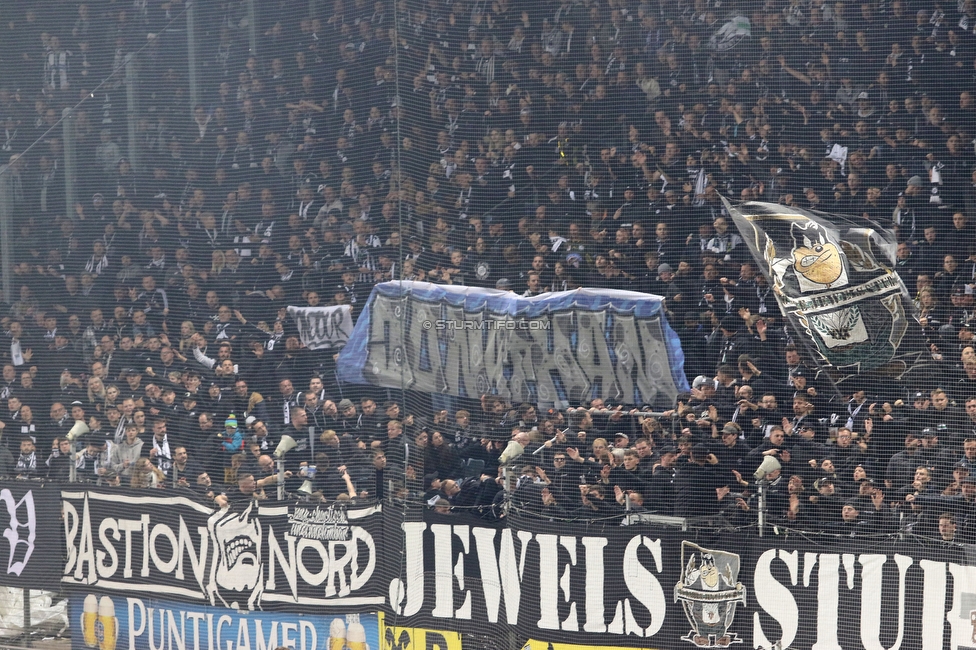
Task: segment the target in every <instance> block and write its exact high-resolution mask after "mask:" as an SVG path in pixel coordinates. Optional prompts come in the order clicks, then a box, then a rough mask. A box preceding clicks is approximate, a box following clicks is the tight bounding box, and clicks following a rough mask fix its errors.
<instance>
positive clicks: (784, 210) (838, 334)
mask: <svg viewBox="0 0 976 650" xmlns="http://www.w3.org/2000/svg"><path fill="white" fill-rule="evenodd" d="M726 207H727V208H728V210H729V213H730V214H731V215H732V219H733V220H734V221H735V225H736V226H737V227H738V229H739V232H740V233H741V234H742V238H743V239H744V240H745V241H746V243H747V244H748V246H749V250H750V251H751V252H752V255H753V257H754V258H755V260H756V262H757V263H758V265H759V267H760V269H761V270H762V272H763V274H764V275H765V276H766V279H767V280H768V281H769V284H770V286H771V287H772V288H773V292H774V293H775V294H776V300H777V302H778V303H779V306H780V310H781V311H782V312H783V315H784V316H785V317H786V318H787V319H789V321H790V323H791V324H792V325H793V327H794V328H795V329H796V331H797V332H799V333H800V334H801V338H803V339H804V341H805V343H806V344H807V345H808V347H809V348H810V350H811V351H812V352H813V354H814V357H815V358H816V359H818V361H819V362H820V364H821V365H822V366H823V367H825V368H834V369H836V370H837V371H840V373H837V372H835V373H832V374H833V375H834V376H835V378H837V375H838V374H845V373H847V374H849V373H861V372H867V371H871V370H877V369H881V368H882V367H885V370H886V371H887V372H886V374H895V375H899V376H900V375H901V374H903V373H904V372H905V371H906V370H908V369H910V368H911V366H913V365H914V363H915V361H916V360H917V359H918V358H919V353H918V350H917V346H915V345H913V344H911V343H910V342H912V341H917V340H918V338H917V337H916V336H915V335H914V332H915V330H916V328H917V325H916V321H915V316H914V313H913V308H912V304H911V301H910V299H909V297H908V291H907V290H906V289H905V285H904V283H903V282H902V280H901V278H900V277H899V276H898V274H897V273H896V272H895V271H894V270H893V267H894V253H895V248H896V245H897V244H896V242H895V238H894V235H893V234H892V233H891V232H890V231H888V230H886V229H884V228H882V227H881V226H879V225H878V224H876V223H874V222H871V221H868V220H866V219H859V220H857V221H854V220H852V219H850V218H847V217H842V216H839V215H832V214H826V213H822V212H812V211H809V210H801V209H797V208H791V207H787V206H785V205H777V204H775V203H760V202H746V203H742V204H740V205H738V206H733V205H732V204H730V203H728V202H727V201H726Z"/></svg>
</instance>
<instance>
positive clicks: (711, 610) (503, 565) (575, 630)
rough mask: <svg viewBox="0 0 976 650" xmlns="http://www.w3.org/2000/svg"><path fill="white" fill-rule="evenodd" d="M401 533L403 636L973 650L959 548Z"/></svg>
mask: <svg viewBox="0 0 976 650" xmlns="http://www.w3.org/2000/svg"><path fill="white" fill-rule="evenodd" d="M402 528H403V531H404V538H405V543H406V547H407V548H408V549H418V551H422V552H416V553H415V552H410V553H407V554H406V558H405V565H404V567H403V570H402V571H401V572H400V575H399V577H397V578H394V580H393V582H392V584H391V586H390V596H391V601H390V608H391V609H392V611H393V615H395V616H396V617H397V624H398V625H399V626H402V627H418V628H424V629H433V630H453V631H456V632H459V633H461V634H462V635H465V634H467V633H473V634H483V633H484V631H485V630H486V629H489V630H495V633H496V634H504V631H505V629H506V627H507V628H508V629H511V628H512V627H514V628H515V630H516V632H517V636H518V638H519V639H521V640H522V643H530V646H531V647H540V644H548V643H552V644H553V648H556V647H560V646H559V645H558V644H568V645H569V646H570V647H573V648H578V647H583V646H594V647H628V648H668V649H669V650H676V649H678V648H683V647H687V648H693V647H699V648H723V647H730V646H733V647H743V648H766V649H767V650H772V649H774V648H775V649H785V648H791V649H793V650H800V649H810V648H813V647H816V648H844V650H856V649H862V650H877V649H879V648H885V649H890V648H894V647H901V648H913V649H917V650H942V649H943V648H970V647H972V646H973V634H974V626H976V566H973V565H974V562H973V561H972V560H973V558H972V557H971V555H970V554H969V552H968V547H962V546H959V545H946V544H937V543H934V542H933V543H931V544H925V543H921V542H919V541H918V540H912V541H902V542H900V541H897V540H894V539H877V538H875V539H871V538H868V539H863V540H861V539H858V538H854V537H849V536H843V537H841V536H835V535H823V536H816V535H814V536H805V535H798V534H794V535H789V536H786V535H771V536H768V537H765V538H759V537H757V536H755V535H754V533H753V532H752V531H737V532H725V533H711V534H709V535H707V536H706V535H704V534H700V535H699V536H697V537H695V536H693V534H691V533H682V532H681V531H679V530H677V529H665V528H660V527H656V526H644V525H638V526H608V527H604V526H603V525H600V524H591V525H587V524H585V523H581V522H575V523H565V524H562V523H554V522H547V521H542V520H539V519H525V520H519V521H518V522H515V521H509V522H508V526H497V527H496V526H491V525H488V524H485V523H484V522H482V523H480V524H479V523H474V520H467V519H464V518H459V517H457V516H438V515H435V514H430V515H428V516H427V518H426V520H425V521H415V522H406V523H404V524H403V525H402ZM739 644H741V645H739ZM542 647H544V646H542Z"/></svg>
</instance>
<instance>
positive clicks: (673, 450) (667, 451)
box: [659, 445, 678, 456]
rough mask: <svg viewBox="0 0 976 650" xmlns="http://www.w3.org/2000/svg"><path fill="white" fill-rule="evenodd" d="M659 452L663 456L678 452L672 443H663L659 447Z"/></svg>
mask: <svg viewBox="0 0 976 650" xmlns="http://www.w3.org/2000/svg"><path fill="white" fill-rule="evenodd" d="M659 452H660V454H661V455H662V456H665V455H667V454H676V453H678V448H677V447H675V446H674V445H664V446H663V447H661V449H660V450H659Z"/></svg>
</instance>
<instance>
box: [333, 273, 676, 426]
mask: <svg viewBox="0 0 976 650" xmlns="http://www.w3.org/2000/svg"><path fill="white" fill-rule="evenodd" d="M663 304H664V299H663V298H661V297H660V296H654V295H650V294H644V293H637V292H634V291H614V290H605V289H577V290H575V291H563V292H558V293H546V294H542V295H539V296H535V297H532V298H525V297H522V296H518V295H516V294H514V293H512V292H508V291H497V290H492V289H478V288H475V287H455V286H448V285H437V284H429V283H426V282H386V283H383V284H379V285H376V286H375V287H374V288H373V292H372V294H371V295H370V297H369V301H368V302H367V304H366V307H365V308H364V309H363V313H362V315H361V316H360V317H359V319H358V321H357V322H356V327H355V328H354V329H353V332H352V336H351V337H350V339H349V343H348V344H347V345H346V347H345V348H344V349H343V350H342V352H341V353H340V356H339V364H338V366H339V376H340V378H341V379H342V380H343V381H346V382H350V383H354V384H369V385H374V386H382V387H386V388H403V389H407V390H417V391H423V392H428V393H435V394H441V395H452V396H457V397H469V398H478V397H480V396H481V395H498V396H500V397H503V398H505V399H508V400H511V401H512V402H531V403H536V404H538V405H539V406H540V407H543V408H548V407H550V406H557V407H565V406H567V405H569V404H576V403H580V402H584V401H587V400H591V399H595V398H602V399H604V400H605V401H607V402H608V403H612V404H625V405H651V406H660V407H667V406H670V405H671V404H673V402H674V398H675V396H676V395H677V394H678V393H679V392H681V391H685V390H688V382H687V379H686V378H685V375H684V370H683V367H684V354H683V353H682V351H681V344H680V342H679V340H678V336H677V334H676V333H675V332H674V331H673V330H672V329H671V327H670V326H669V325H668V322H667V319H666V317H665V313H664V308H663Z"/></svg>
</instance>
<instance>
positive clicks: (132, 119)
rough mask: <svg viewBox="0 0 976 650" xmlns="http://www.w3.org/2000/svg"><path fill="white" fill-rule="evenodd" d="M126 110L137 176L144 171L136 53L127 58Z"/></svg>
mask: <svg viewBox="0 0 976 650" xmlns="http://www.w3.org/2000/svg"><path fill="white" fill-rule="evenodd" d="M157 38H158V37H157ZM125 109H126V113H125V117H126V124H127V125H128V127H129V148H128V149H129V167H131V168H132V172H133V173H134V174H137V173H139V172H141V171H142V166H141V165H140V160H139V129H138V123H139V81H138V76H137V74H136V54H135V52H133V53H131V54H127V55H126V56H125Z"/></svg>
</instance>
